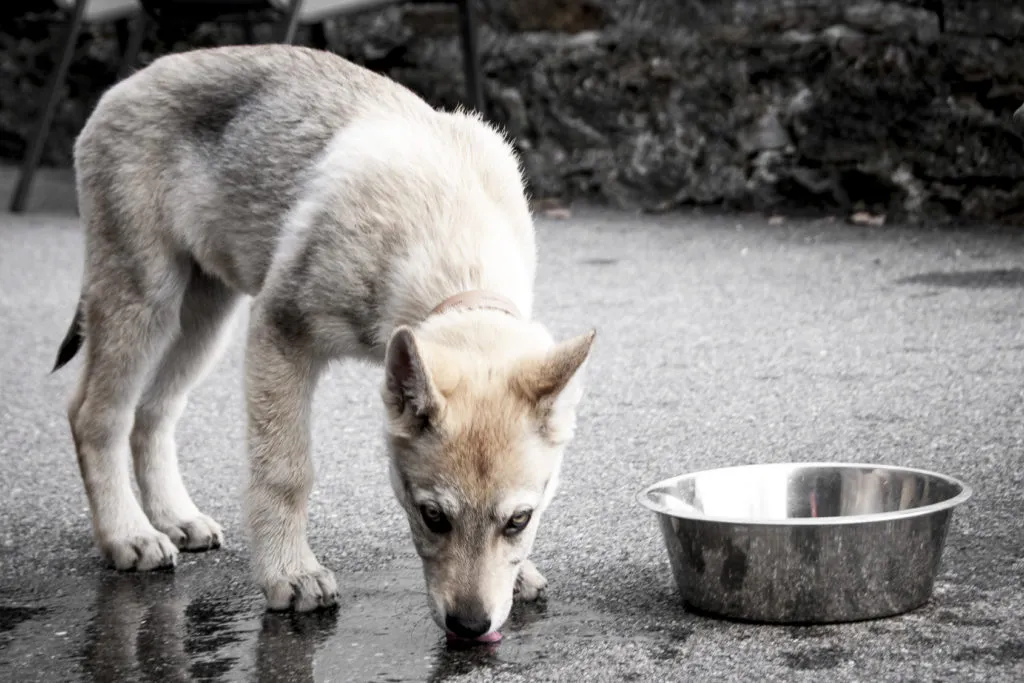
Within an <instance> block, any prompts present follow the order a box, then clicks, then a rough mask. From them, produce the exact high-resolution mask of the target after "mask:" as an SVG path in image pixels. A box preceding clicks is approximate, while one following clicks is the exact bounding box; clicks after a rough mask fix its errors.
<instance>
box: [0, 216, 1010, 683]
mask: <svg viewBox="0 0 1024 683" xmlns="http://www.w3.org/2000/svg"><path fill="white" fill-rule="evenodd" d="M540 251H541V264H542V267H541V271H540V276H539V284H538V289H539V295H538V311H537V314H538V316H539V317H541V318H542V319H544V320H545V321H547V322H549V323H550V324H551V326H552V327H553V328H554V330H555V331H556V332H557V333H559V334H560V335H568V334H573V333H576V332H580V331H583V330H584V329H586V328H587V326H590V325H593V326H596V327H597V328H598V330H599V337H598V343H597V346H596V349H595V356H594V360H593V364H592V366H591V367H592V370H591V372H592V375H591V377H592V380H591V384H590V388H589V390H588V394H587V397H586V399H585V403H584V408H583V412H582V414H581V418H580V419H581V424H580V428H579V434H578V437H577V440H576V442H575V444H574V445H573V446H572V448H571V451H570V453H569V455H568V458H567V462H566V465H565V474H564V483H563V485H562V488H561V490H560V492H559V495H558V496H557V497H556V499H555V503H554V505H553V508H552V510H551V511H550V513H549V514H548V516H547V517H546V519H545V523H544V526H543V527H542V530H541V534H540V537H539V539H538V542H537V548H536V553H535V558H536V561H537V564H538V566H539V567H540V569H541V570H542V571H543V572H544V573H545V574H546V576H547V577H548V579H549V580H550V589H549V599H548V601H547V603H546V605H544V606H540V607H530V608H521V609H520V608H517V610H516V612H515V613H514V616H513V619H512V622H511V623H510V625H508V626H506V628H505V629H504V633H505V640H504V642H503V643H502V644H501V645H500V646H498V647H497V648H496V649H494V650H493V651H491V650H485V649H479V650H475V651H472V652H457V651H449V650H447V649H446V647H445V645H444V642H443V637H442V634H441V633H440V632H439V631H438V630H437V628H436V627H435V626H434V625H433V623H432V622H431V621H430V619H429V617H428V613H427V608H426V604H425V601H424V596H423V593H422V579H421V577H420V574H419V569H418V566H417V560H416V558H415V556H414V554H413V551H412V547H411V545H410V543H409V541H408V538H407V530H406V528H405V522H404V520H403V519H402V518H401V517H400V513H399V510H398V506H397V505H396V504H395V503H394V502H393V500H392V497H391V493H390V489H389V487H388V484H387V480H386V469H385V463H384V459H383V453H382V449H381V445H380V443H379V440H378V433H379V429H378V409H377V404H376V399H375V387H376V382H377V373H376V371H375V370H374V369H372V368H368V367H362V366H355V365H350V366H344V365H343V366H338V367H336V368H335V369H333V370H332V371H331V373H330V375H329V377H327V378H326V380H325V381H324V382H323V384H322V388H321V390H320V393H319V397H318V401H317V411H316V418H315V419H316V444H317V447H316V450H317V462H318V470H319V480H318V485H317V488H316V491H315V494H314V499H313V502H312V504H311V519H312V522H311V526H312V544H313V547H314V548H315V549H316V551H317V552H318V553H319V555H320V557H321V559H322V560H323V561H324V563H325V564H327V565H329V566H330V567H332V568H334V569H335V570H336V571H337V573H338V577H339V582H340V584H341V594H342V607H341V609H340V610H339V611H338V612H337V613H336V614H334V615H329V616H308V617H298V618H293V617H288V616H283V615H270V616H265V615H264V614H263V611H262V607H263V604H262V598H261V597H260V595H259V594H258V592H257V590H256V589H255V587H254V586H253V585H252V584H251V583H249V580H248V575H247V573H246V572H247V564H246V563H247V559H248V553H247V550H246V547H245V544H244V540H243V537H242V531H241V528H240V515H239V495H240V491H241V485H242V471H243V462H244V460H243V458H244V454H243V451H242V440H241V437H242V433H243V421H242V417H243V415H242V401H241V381H240V380H241V377H240V360H241V348H242V347H241V335H240V330H239V334H236V335H235V343H234V344H233V345H232V347H231V349H230V351H229V353H228V354H227V356H226V357H225V358H224V359H223V360H222V362H221V363H220V365H219V366H218V367H217V369H216V371H215V372H214V373H213V374H212V375H211V376H210V377H209V378H208V379H207V381H206V382H205V383H204V384H203V385H202V386H201V387H200V388H199V389H198V390H197V391H196V392H195V394H194V397H193V400H192V402H191V404H190V407H189V409H188V411H187V413H186V416H185V418H184V419H183V421H182V424H181V426H180V429H179V446H180V453H181V459H182V462H183V468H184V472H185V478H186V481H187V483H188V484H189V486H190V487H191V490H192V492H193V496H194V498H195V499H196V501H197V502H198V503H199V504H200V506H201V507H202V508H203V509H204V511H206V512H207V513H208V514H211V515H212V516H214V517H216V518H217V519H218V520H219V521H221V522H222V523H223V524H224V526H225V528H226V532H227V534H228V546H227V547H226V548H224V549H222V550H220V551H217V552H213V553H207V554H200V555H185V556H183V558H182V560H183V561H182V563H181V565H180V566H179V567H178V569H177V571H176V572H174V573H173V574H171V573H164V574H154V575H118V574H115V573H113V572H111V571H108V570H106V569H104V568H103V566H102V565H101V563H100V560H99V558H98V556H97V554H96V552H95V551H94V550H93V548H92V545H91V540H90V537H89V522H88V517H87V510H86V502H85V496H84V493H83V490H82V486H81V483H80V481H79V479H78V471H77V466H76V463H75V458H74V454H73V451H72V447H71V443H70V439H69V435H68V431H67V428H66V424H65V422H64V401H65V398H66V396H67V394H68V392H69V390H70V388H71V386H72V384H73V381H74V378H75V374H76V371H77V369H78V361H75V363H74V364H73V365H72V366H70V367H69V368H67V369H65V370H64V371H62V372H60V373H57V374H54V375H50V374H48V372H49V369H50V367H51V364H52V362H53V358H54V354H55V352H56V349H57V345H58V344H59V341H60V339H61V337H62V335H63V334H64V331H65V328H66V325H67V323H68V322H69V320H70V316H71V314H72V311H73V309H74V305H75V300H76V296H77V293H78V285H79V280H78V278H79V275H80V272H81V256H82V240H81V235H80V232H79V230H78V227H77V224H76V220H75V219H74V218H73V216H71V215H69V214H68V213H67V212H66V211H59V212H58V211H49V210H46V209H45V208H44V209H43V210H42V211H41V212H40V211H37V212H34V213H31V214H29V215H27V216H20V217H13V216H10V215H7V214H0V319H2V320H3V323H4V324H3V326H2V327H0V349H2V354H0V395H2V401H0V493H2V495H0V679H3V680H10V681H77V680H103V681H111V680H170V681H184V680H211V681H248V680H260V681H270V680H287V681H313V680H315V681H378V680H379V681H418V680H430V681H482V680H495V681H526V680H529V681H543V680H560V681H583V680H586V681H677V680H690V681H703V680H715V681H725V680H736V681H741V680H778V681H815V682H816V683H820V681H821V680H822V679H828V680H833V681H836V680H860V681H883V680H884V681H889V680H893V681H895V680H904V681H970V680H977V681H982V680H984V681H1003V680H1005V681H1010V680H1022V679H1024V587H1022V584H1024V501H1022V495H1021V487H1022V484H1024V320H1022V316H1024V237H1017V236H1014V235H1013V234H1011V233H1005V232H999V231H983V232H979V233H974V234H970V233H967V232H950V231H946V232H931V231H925V230H914V229H900V228H889V227H886V228H861V227H852V226H847V225H842V224H839V223H830V222H827V221H818V222H793V221H787V222H785V223H783V224H781V225H769V224H768V223H767V222H766V221H764V220H763V219H761V218H757V217H699V216H663V217H657V218H652V217H642V218H638V217H635V216H630V215H626V214H616V213H604V212H597V211H587V212H583V213H577V214H575V215H574V216H573V217H572V218H571V219H569V220H564V221H550V220H542V221H541V224H540ZM786 460H835V461H840V460H843V461H850V460H856V461H867V462H877V463H893V464H904V465H912V466H919V467H926V468H931V469H937V470H939V471H942V472H945V473H948V474H951V475H953V476H957V477H961V478H963V479H965V480H966V481H967V482H969V483H970V484H971V485H972V486H973V487H974V488H975V496H974V498H973V499H972V500H971V501H970V502H969V503H968V504H967V505H966V506H965V507H963V508H960V509H959V510H958V511H957V512H956V514H955V516H954V524H953V527H952V529H951V531H950V534H949V538H948V545H947V549H946V553H945V556H944V560H943V565H942V569H941V573H940V576H939V579H938V582H937V586H936V593H935V596H934V599H933V600H932V601H931V602H930V603H929V604H928V605H926V606H925V607H923V608H921V609H920V610H917V611H915V612H912V613H910V614H907V615H904V616H901V617H897V618H891V619H884V620H877V621H872V622H865V623H858V624H847V625H832V626H820V627H787V626H764V625H749V624H738V623H731V622H725V621H719V620H715V619H709V618H704V617H698V616H694V615H692V614H689V613H688V612H687V611H685V610H684V609H683V608H682V607H681V606H680V604H679V601H678V599H677V594H676V591H675V588H674V586H673V584H672V579H671V576H670V573H669V568H668V564H667V559H666V555H665V551H664V547H663V545H662V541H661V538H660V536H659V534H658V530H657V528H656V526H655V522H654V519H653V517H652V516H651V515H649V514H648V513H646V512H645V511H643V510H642V509H640V508H638V506H637V505H636V504H635V502H634V495H635V494H636V492H637V491H638V490H639V489H641V488H642V487H643V486H645V485H647V484H649V483H651V482H654V481H656V480H658V479H660V478H663V477H667V476H671V475H673V474H677V473H681V472H684V471H689V470H693V469H699V468H707V467H714V466H720V465H730V464H742V463H751V462H778V461H786Z"/></svg>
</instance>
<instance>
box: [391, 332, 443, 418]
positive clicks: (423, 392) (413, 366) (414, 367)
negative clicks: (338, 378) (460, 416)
mask: <svg viewBox="0 0 1024 683" xmlns="http://www.w3.org/2000/svg"><path fill="white" fill-rule="evenodd" d="M381 393H382V397H383V399H384V403H385V404H386V405H387V407H388V412H389V415H390V417H391V422H392V425H393V426H396V427H399V428H400V429H401V430H402V431H404V432H406V435H407V436H413V435H414V434H415V433H416V432H419V431H422V430H423V429H425V428H426V427H427V425H428V424H430V421H431V420H433V419H434V418H436V417H437V415H438V413H439V412H440V411H441V407H442V405H443V403H444V399H443V397H442V396H441V394H440V392H438V390H437V387H436V386H434V380H433V379H432V378H431V376H430V371H429V370H428V369H427V366H426V363H424V361H423V354H422V353H421V352H420V348H419V346H418V345H417V343H416V337H415V336H414V335H413V332H412V330H411V329H410V328H408V327H406V326H402V327H399V328H398V329H396V330H395V332H394V333H393V334H392V335H391V339H390V340H389V341H388V347H387V351H386V352H385V356H384V387H383V391H382V392H381Z"/></svg>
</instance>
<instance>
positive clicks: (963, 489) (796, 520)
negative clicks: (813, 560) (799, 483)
mask: <svg viewBox="0 0 1024 683" xmlns="http://www.w3.org/2000/svg"><path fill="white" fill-rule="evenodd" d="M794 467H820V468H828V469H863V468H869V469H883V470H889V471H895V472H907V473H912V474H920V475H925V476H928V477H932V478H934V479H940V480H942V481H944V482H946V483H948V484H953V485H954V486H957V487H959V488H960V492H959V493H957V495H955V496H953V497H952V498H948V499H946V500H943V501H940V502H938V503H932V504H931V505H922V506H921V507H916V508H908V509H906V510H893V511H891V512H878V513H872V514H866V515H845V516H842V517H791V518H788V519H784V520H779V519H759V518H755V517H719V516H709V515H703V514H679V513H678V512H674V511H669V510H667V509H666V508H664V507H662V506H660V505H657V504H655V503H652V502H651V501H650V500H649V497H650V493H651V491H653V490H655V489H657V488H662V487H665V486H667V485H671V484H674V483H676V482H678V481H681V480H683V479H692V478H693V477H696V476H698V475H701V474H708V473H711V472H722V471H727V470H749V469H782V468H786V469H791V468H794ZM973 495H974V490H973V489H972V488H971V487H970V486H969V485H968V484H966V483H965V482H963V481H961V480H960V479H957V478H956V477H951V476H949V475H948V474H942V473H940V472H935V471H933V470H926V469H921V468H918V467H904V466H902V465H882V464H878V463H868V462H822V461H807V462H799V461H793V462H773V463H752V464H747V465H726V466H723V467H712V468H709V469H704V470H694V471H692V472H687V473H684V474H677V475H675V476H672V477H668V478H667V479H662V480H660V481H656V482H654V483H653V484H651V485H649V486H645V487H644V488H643V489H642V490H641V491H639V492H638V493H637V494H636V501H637V502H638V503H639V504H640V505H642V506H643V507H645V508H647V509H648V510H650V511H652V512H654V513H655V514H658V515H664V516H666V517H671V518H674V519H686V520H692V521H695V522H709V523H720V524H743V525H749V526H778V527H791V526H834V525H839V524H867V523H874V522H889V521H892V520H896V519H908V518H911V517H921V516H924V515H929V514H933V513H935V512H939V511H941V510H947V509H951V508H955V507H957V506H959V505H962V504H963V503H965V502H967V501H968V500H969V499H970V498H971V497H972V496H973Z"/></svg>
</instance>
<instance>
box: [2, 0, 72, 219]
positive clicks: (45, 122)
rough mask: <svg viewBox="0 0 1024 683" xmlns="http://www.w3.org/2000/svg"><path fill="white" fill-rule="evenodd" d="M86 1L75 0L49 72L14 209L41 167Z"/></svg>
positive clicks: (22, 201)
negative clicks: (54, 63)
mask: <svg viewBox="0 0 1024 683" xmlns="http://www.w3.org/2000/svg"><path fill="white" fill-rule="evenodd" d="M85 2H86V0H78V2H76V3H75V9H74V10H72V12H71V17H70V20H69V21H68V26H67V30H66V32H65V38H64V44H63V47H62V48H61V53H60V58H59V59H58V62H57V67H56V68H55V69H54V70H53V71H52V72H51V73H50V79H49V83H48V84H47V86H46V95H45V98H44V99H43V111H42V114H41V116H40V117H39V123H38V124H37V125H36V130H35V132H34V133H33V135H32V139H31V141H30V142H29V146H28V150H26V152H25V158H24V159H23V160H22V163H21V173H20V174H19V176H18V185H17V186H16V187H15V188H14V196H13V197H12V198H11V207H10V209H11V213H21V212H22V211H24V210H25V204H26V202H27V201H28V196H29V192H30V191H31V190H32V180H33V178H34V177H35V174H36V169H38V168H39V160H40V159H41V158H42V156H43V146H44V145H45V144H46V138H47V137H48V135H49V133H50V125H51V124H52V123H53V116H54V114H55V113H56V112H57V102H58V101H59V100H60V88H61V86H62V85H63V84H64V79H65V78H66V77H67V74H68V67H70V66H71V58H72V57H73V56H74V54H75V43H76V42H77V41H78V34H79V33H80V32H81V30H82V23H83V22H82V19H83V18H84V16H85Z"/></svg>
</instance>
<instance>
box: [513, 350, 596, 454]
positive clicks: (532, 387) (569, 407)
mask: <svg viewBox="0 0 1024 683" xmlns="http://www.w3.org/2000/svg"><path fill="white" fill-rule="evenodd" d="M596 336H597V331H596V330H591V331H589V332H587V333H586V334H581V335H580V336H578V337H573V338H572V339H569V340H566V341H564V342H561V343H560V344H557V345H556V346H555V347H554V348H553V349H552V350H551V351H549V352H548V353H547V354H545V355H544V356H541V357H540V358H535V359H531V360H529V361H527V362H525V363H524V364H523V366H522V367H521V369H520V372H518V373H517V374H516V376H515V378H516V380H515V381H516V384H517V388H518V390H519V391H520V393H521V394H522V395H523V396H524V397H525V398H526V399H527V400H528V401H529V402H530V403H531V404H532V405H533V406H534V412H535V414H536V416H537V419H538V422H539V425H540V433H541V436H542V437H544V438H545V439H546V440H548V441H550V442H551V443H553V444H560V443H564V442H566V441H568V440H569V439H570V438H571V437H572V433H573V430H574V429H575V427H576V407H577V406H578V405H579V402H580V399H581V398H582V397H583V376H584V368H585V367H586V363H587V359H588V358H589V357H590V349H591V347H592V346H593V344H594V337H596Z"/></svg>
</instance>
